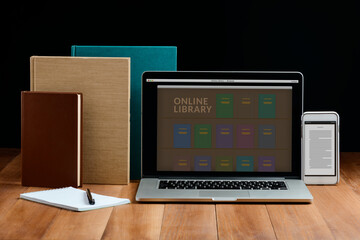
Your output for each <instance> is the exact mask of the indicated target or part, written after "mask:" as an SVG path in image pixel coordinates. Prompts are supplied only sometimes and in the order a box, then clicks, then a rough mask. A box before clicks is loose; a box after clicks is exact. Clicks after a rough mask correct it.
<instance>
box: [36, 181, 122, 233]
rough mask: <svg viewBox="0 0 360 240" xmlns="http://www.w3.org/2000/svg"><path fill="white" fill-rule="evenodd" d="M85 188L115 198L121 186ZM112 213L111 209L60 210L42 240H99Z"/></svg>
mask: <svg viewBox="0 0 360 240" xmlns="http://www.w3.org/2000/svg"><path fill="white" fill-rule="evenodd" d="M86 188H89V189H90V190H91V191H92V192H94V193H98V194H103V195H107V196H114V197H117V196H118V195H119V192H120V190H121V188H122V186H119V185H84V186H83V189H86ZM95 201H96V199H95ZM118 207H121V206H118ZM116 208H117V207H116ZM112 211H113V207H110V208H103V209H97V210H92V211H86V212H73V211H68V210H65V209H62V210H60V212H59V213H58V214H57V216H56V217H55V218H54V220H53V222H52V224H51V226H49V228H48V229H47V231H46V233H45V234H44V237H43V238H44V239H100V238H101V236H102V235H103V232H104V230H105V228H106V225H107V223H108V220H109V218H110V215H111V212H112Z"/></svg>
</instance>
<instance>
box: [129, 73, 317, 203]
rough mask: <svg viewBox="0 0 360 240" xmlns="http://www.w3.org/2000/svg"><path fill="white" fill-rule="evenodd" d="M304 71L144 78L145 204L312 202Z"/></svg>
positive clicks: (150, 75) (138, 196)
mask: <svg viewBox="0 0 360 240" xmlns="http://www.w3.org/2000/svg"><path fill="white" fill-rule="evenodd" d="M302 112H303V75H302V74H301V73H300V72H182V71H178V72H144V73H143V76H142V147H141V149H142V153H141V154H142V178H141V181H140V184H139V187H138V190H137V194H136V200H137V201H144V202H146V201H148V202H186V201H189V202H306V203H310V202H312V199H313V197H312V195H311V194H310V192H309V190H308V189H307V187H306V185H305V184H304V182H303V181H302V180H301V176H302V174H301V171H302V170H301V169H302V168H301V115H302Z"/></svg>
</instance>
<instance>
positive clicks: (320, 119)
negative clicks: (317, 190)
mask: <svg viewBox="0 0 360 240" xmlns="http://www.w3.org/2000/svg"><path fill="white" fill-rule="evenodd" d="M301 123H302V135H301V137H302V141H301V143H302V151H301V152H302V176H303V180H304V182H305V183H306V184H337V183H338V182H339V180H340V176H339V175H340V172H339V169H340V166H339V165H340V151H339V149H340V146H339V126H340V124H339V123H340V117H339V115H338V114H337V113H336V112H305V113H304V114H303V115H302V119H301Z"/></svg>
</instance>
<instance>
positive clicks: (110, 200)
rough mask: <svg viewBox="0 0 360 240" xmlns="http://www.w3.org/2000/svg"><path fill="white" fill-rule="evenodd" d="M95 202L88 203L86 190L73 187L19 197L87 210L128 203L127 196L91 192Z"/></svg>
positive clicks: (65, 207)
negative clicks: (119, 196) (111, 195)
mask: <svg viewBox="0 0 360 240" xmlns="http://www.w3.org/2000/svg"><path fill="white" fill-rule="evenodd" d="M91 195H92V197H93V199H95V204H94V205H90V204H89V201H88V198H87V195H86V191H84V190H81V189H76V188H73V187H66V188H58V189H52V190H45V191H38V192H30V193H22V194H20V198H22V199H26V200H30V201H34V202H38V203H43V204H47V205H51V206H55V207H59V208H64V209H68V210H72V211H88V210H93V209H99V208H106V207H112V206H117V205H122V204H127V203H130V200H129V199H127V198H116V197H109V196H104V195H100V194H96V193H91Z"/></svg>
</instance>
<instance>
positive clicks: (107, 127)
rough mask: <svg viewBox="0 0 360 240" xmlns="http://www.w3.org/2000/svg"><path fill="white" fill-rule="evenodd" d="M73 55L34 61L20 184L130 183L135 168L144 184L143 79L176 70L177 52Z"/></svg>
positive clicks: (81, 51) (120, 50) (25, 96)
mask: <svg viewBox="0 0 360 240" xmlns="http://www.w3.org/2000/svg"><path fill="white" fill-rule="evenodd" d="M87 53H88V54H87ZM72 55H73V57H45V56H33V57H31V58H30V76H31V77H30V90H31V91H29V92H23V93H22V143H21V144H22V184H23V185H25V186H40V187H65V186H74V187H79V186H81V185H82V183H83V182H84V183H97V184H128V183H129V179H130V165H131V179H139V178H140V173H141V170H140V169H141V167H140V163H141V159H140V146H141V142H140V141H141V139H140V137H141V134H140V129H141V128H140V109H141V74H142V72H144V71H148V70H176V47H91V46H73V47H72ZM81 55H83V56H82V57H79V56H81ZM86 55H90V56H86ZM75 56H76V57H75ZM156 56H158V58H156ZM152 57H154V58H155V60H154V59H151V58H152ZM130 62H131V66H130ZM130 69H132V70H131V72H130ZM130 76H131V78H130ZM130 86H131V87H130ZM131 94H132V98H130V95H131ZM130 99H131V100H130ZM130 112H131V117H132V118H131V119H130ZM130 122H131V124H132V126H131V129H130ZM130 131H131V138H130ZM130 140H131V142H130ZM130 145H131V154H130ZM130 159H131V161H130Z"/></svg>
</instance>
